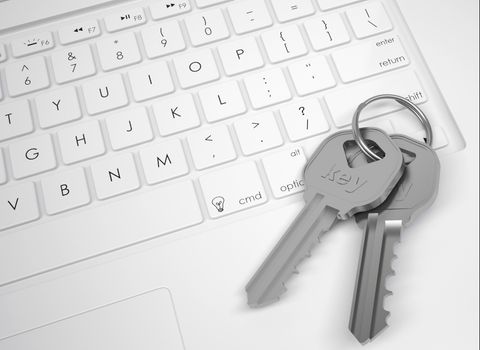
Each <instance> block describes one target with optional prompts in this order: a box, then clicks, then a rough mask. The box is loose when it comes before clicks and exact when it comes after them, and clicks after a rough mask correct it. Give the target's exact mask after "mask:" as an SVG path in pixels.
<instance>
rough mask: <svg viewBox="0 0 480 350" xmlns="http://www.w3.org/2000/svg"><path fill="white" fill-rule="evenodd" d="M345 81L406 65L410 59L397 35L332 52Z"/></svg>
mask: <svg viewBox="0 0 480 350" xmlns="http://www.w3.org/2000/svg"><path fill="white" fill-rule="evenodd" d="M332 59H333V61H334V62H335V65H336V66H337V70H338V73H339V74H340V77H341V78H342V81H343V82H345V83H348V82H351V81H355V80H359V79H362V78H366V77H369V76H371V75H375V74H380V73H384V72H387V71H390V70H392V69H397V68H400V67H403V66H406V65H408V64H409V63H410V60H409V58H408V56H407V53H406V52H405V49H404V48H403V45H402V43H401V42H400V39H399V38H398V37H396V36H390V37H385V38H383V37H382V39H374V40H370V41H367V42H364V43H361V44H357V45H353V46H349V47H346V48H343V49H338V50H336V51H335V52H333V53H332Z"/></svg>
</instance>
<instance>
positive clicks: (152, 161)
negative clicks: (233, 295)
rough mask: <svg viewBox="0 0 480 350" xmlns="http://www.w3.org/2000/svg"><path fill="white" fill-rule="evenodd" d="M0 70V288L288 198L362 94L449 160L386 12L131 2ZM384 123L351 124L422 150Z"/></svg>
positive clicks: (26, 44)
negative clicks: (382, 97)
mask: <svg viewBox="0 0 480 350" xmlns="http://www.w3.org/2000/svg"><path fill="white" fill-rule="evenodd" d="M0 62H1V63H0V266H17V268H16V269H4V268H1V269H0V285H2V284H7V283H10V282H12V281H15V280H18V279H20V278H24V277H27V276H30V275H33V274H37V273H40V272H42V271H47V270H51V269H53V268H56V267H59V266H63V265H65V264H68V263H71V262H74V261H78V260H82V259H85V258H88V257H90V256H94V255H98V254H102V253H104V252H108V251H111V250H113V249H117V248H120V247H123V246H127V245H131V244H134V243H136V242H140V241H143V240H146V239H149V238H151V237H154V236H158V235H162V234H165V233H169V232H173V231H178V230H180V229H183V228H185V227H190V226H195V225H200V224H202V223H205V222H206V221H210V220H213V219H217V218H221V217H224V216H226V215H230V214H233V213H236V212H239V211H243V210H247V209H250V208H253V207H257V206H262V205H268V203H272V202H276V201H279V200H281V199H282V198H283V197H286V196H290V195H293V194H295V193H299V192H301V191H303V180H302V177H301V173H302V169H303V166H304V164H305V161H306V158H307V157H308V156H309V155H310V154H311V152H312V150H313V149H314V148H315V147H316V146H317V145H318V144H319V142H320V141H321V140H322V139H323V138H325V137H326V136H327V135H329V134H330V133H332V132H334V131H336V130H338V129H339V128H343V127H348V125H349V123H350V121H351V117H352V114H353V112H354V110H355V108H356V106H357V105H358V103H359V102H361V101H362V100H364V99H366V98H368V97H370V96H372V95H375V94H379V93H394V94H399V95H402V96H405V97H407V98H409V99H410V100H411V101H413V102H415V103H418V104H421V106H422V108H423V109H424V110H425V111H426V113H427V115H428V117H429V118H430V120H431V123H432V124H433V127H434V148H435V149H437V150H438V151H439V153H447V152H454V151H456V150H458V149H460V148H462V147H463V139H462V137H461V135H460V133H459V131H458V129H457V127H456V125H455V121H454V120H453V118H452V117H451V115H450V113H449V112H448V108H447V107H446V105H445V103H444V101H443V99H442V97H441V95H440V93H439V91H438V89H437V87H436V85H435V83H434V81H433V79H432V77H431V76H430V74H429V72H428V68H427V67H426V65H425V63H424V62H423V59H422V57H421V55H420V53H419V52H418V50H417V48H416V45H415V42H414V40H413V38H411V36H410V33H409V31H408V28H407V27H406V24H405V23H404V21H403V19H402V17H401V15H400V13H399V10H398V8H397V5H396V3H395V2H394V1H393V0H384V1H377V0H375V1H352V0H336V1H333V0H316V1H311V0H241V1H240V0H239V1H227V0H196V1H194V0H183V1H163V0H162V1H131V2H127V3H123V4H121V5H116V6H112V7H110V8H108V10H105V9H104V10H96V11H94V12H90V13H88V14H83V15H82V16H76V17H75V16H72V17H69V18H64V19H62V20H58V22H51V23H49V24H45V25H42V26H39V27H35V28H29V29H25V30H23V31H21V32H17V33H14V34H9V35H3V36H0ZM399 110H400V107H399V106H397V105H394V104H388V105H386V104H384V105H381V104H380V105H376V106H373V107H372V108H369V109H368V110H367V111H365V113H364V114H363V115H362V118H363V120H362V125H369V126H378V127H381V128H383V129H384V130H386V131H387V132H389V133H394V132H400V133H407V134H409V135H411V136H414V137H416V138H418V139H423V138H424V137H425V135H424V133H423V131H422V129H421V125H420V124H417V121H416V120H415V119H414V118H413V117H411V118H410V117H405V116H408V114H405V115H404V114H402V113H403V112H402V111H399ZM131 192H133V193H131ZM127 193H129V194H127ZM126 206H128V207H129V208H130V209H129V210H128V213H127V212H123V213H122V212H120V213H118V212H116V210H119V209H120V210H121V208H125V207H126ZM253 212H254V210H253V209H252V213H253ZM76 215H78V217H81V218H82V219H81V221H82V222H83V223H85V226H82V225H81V224H80V225H77V224H75V225H74V224H73V223H77V222H78V221H79V220H78V217H77V218H76V219H75V217H76ZM122 216H123V217H122ZM114 219H115V220H116V224H115V225H108V221H109V220H114ZM140 221H143V222H145V221H147V222H151V225H150V226H153V229H152V230H150V231H148V232H142V231H143V230H142V229H139V230H136V229H135V227H136V222H140ZM216 221H217V222H218V223H219V224H221V222H222V220H216ZM106 222H107V223H106ZM114 227H115V229H114ZM125 227H127V228H125ZM87 228H88V229H87ZM122 230H124V232H123V231H122ZM109 231H113V232H109Z"/></svg>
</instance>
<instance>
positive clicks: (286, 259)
mask: <svg viewBox="0 0 480 350" xmlns="http://www.w3.org/2000/svg"><path fill="white" fill-rule="evenodd" d="M365 136H366V137H367V138H368V139H369V140H372V141H373V142H375V143H376V144H377V145H378V146H379V147H380V148H381V149H382V150H383V152H384V154H385V157H384V158H383V159H381V160H380V161H378V162H372V163H367V162H365V164H364V165H363V166H359V167H357V168H351V167H350V166H349V165H348V163H347V158H346V155H345V150H344V146H345V145H347V144H353V142H354V141H352V140H353V135H352V132H351V131H341V132H338V133H335V134H333V135H331V136H330V137H328V138H327V139H326V140H325V141H323V143H322V144H321V145H320V147H319V148H318V149H317V150H316V151H315V153H314V154H313V156H312V158H311V159H310V161H309V162H308V164H307V166H306V168H305V173H304V178H305V193H304V199H305V203H306V204H305V207H304V208H303V210H302V211H301V212H300V213H299V215H298V216H297V218H296V219H295V220H294V222H293V223H292V224H291V226H290V227H289V228H288V230H287V231H286V232H285V234H284V235H283V237H282V238H281V239H280V241H279V242H278V243H277V245H276V246H275V248H274V249H273V251H272V252H271V253H270V255H269V256H268V257H267V259H266V260H265V261H264V262H263V264H262V265H261V266H260V268H259V269H258V271H257V272H256V273H255V275H254V276H253V277H252V279H251V280H250V282H249V283H248V284H247V286H246V291H247V296H248V304H249V305H250V306H251V307H257V306H262V305H265V304H268V303H271V302H273V301H275V300H277V299H278V298H279V296H280V294H282V293H283V292H284V291H285V290H286V289H285V283H286V281H287V279H288V278H289V277H290V275H291V274H292V273H294V272H295V271H296V267H297V265H298V264H299V263H300V261H301V260H303V259H304V258H305V257H307V256H308V255H309V254H310V251H311V249H312V248H313V246H314V244H315V243H316V242H317V241H318V240H319V239H320V237H321V235H322V233H324V232H326V231H328V230H329V229H330V228H331V227H332V226H333V224H334V223H335V222H336V221H337V218H340V219H346V218H348V217H350V216H352V215H353V214H355V213H357V212H359V211H365V210H369V209H372V208H374V207H376V206H378V205H379V204H380V203H382V202H383V201H384V200H385V199H386V198H387V196H388V195H389V194H390V192H391V190H392V189H393V188H394V187H395V185H396V183H397V181H398V180H399V179H400V177H401V175H402V173H403V168H404V164H403V159H402V154H401V152H400V150H399V149H398V147H397V146H396V145H395V144H394V143H393V141H392V140H391V139H390V138H389V137H388V136H387V135H386V134H384V133H383V132H382V131H380V130H378V129H368V130H367V131H366V132H365ZM355 146H356V145H355Z"/></svg>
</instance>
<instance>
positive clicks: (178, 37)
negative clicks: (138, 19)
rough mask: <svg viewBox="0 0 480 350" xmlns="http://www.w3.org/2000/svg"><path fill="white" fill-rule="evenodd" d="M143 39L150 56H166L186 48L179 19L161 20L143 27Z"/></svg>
mask: <svg viewBox="0 0 480 350" xmlns="http://www.w3.org/2000/svg"><path fill="white" fill-rule="evenodd" d="M141 33H142V39H143V44H144V47H145V52H146V53H147V56H148V58H155V57H160V56H165V55H168V54H171V53H174V52H178V51H183V50H185V48H186V45H185V40H184V39H183V34H182V30H181V29H180V26H179V24H178V22H177V21H168V22H163V21H162V22H161V23H160V24H155V25H152V26H149V27H146V28H143V29H142V32H141Z"/></svg>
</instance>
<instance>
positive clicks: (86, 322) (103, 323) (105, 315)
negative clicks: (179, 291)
mask: <svg viewBox="0 0 480 350" xmlns="http://www.w3.org/2000/svg"><path fill="white" fill-rule="evenodd" d="M139 325H141V327H139ZM140 344H142V345H141V349H142V350H159V349H165V350H167V349H168V350H183V349H184V347H183V341H182V335H181V333H180V330H179V328H178V324H177V318H176V315H175V309H174V305H173V303H172V300H171V296H170V292H169V291H168V289H166V288H160V289H157V290H153V291H149V292H146V293H144V294H140V295H138V296H136V297H135V298H129V299H125V300H120V301H118V302H115V303H113V304H109V305H105V306H102V307H99V308H97V309H94V310H89V311H88V312H85V313H82V314H80V315H77V316H76V317H73V318H67V319H64V320H60V321H58V322H55V323H53V324H51V325H50V326H49V327H46V328H40V329H37V330H35V331H33V332H30V333H26V334H23V335H22V336H19V337H16V338H13V339H9V340H7V341H5V342H4V343H2V344H0V349H2V350H24V349H31V350H45V349H49V350H65V349H69V350H84V349H116V350H131V349H138V348H139V346H140Z"/></svg>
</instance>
